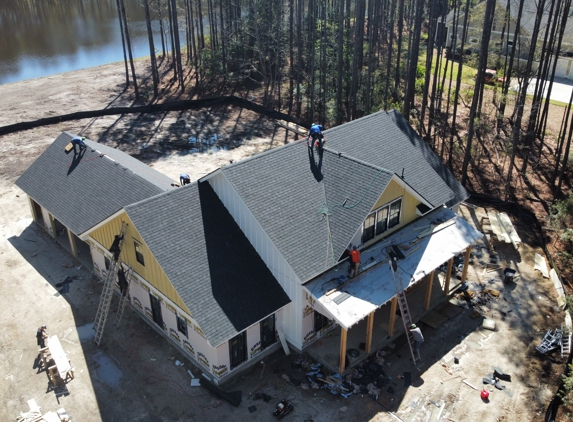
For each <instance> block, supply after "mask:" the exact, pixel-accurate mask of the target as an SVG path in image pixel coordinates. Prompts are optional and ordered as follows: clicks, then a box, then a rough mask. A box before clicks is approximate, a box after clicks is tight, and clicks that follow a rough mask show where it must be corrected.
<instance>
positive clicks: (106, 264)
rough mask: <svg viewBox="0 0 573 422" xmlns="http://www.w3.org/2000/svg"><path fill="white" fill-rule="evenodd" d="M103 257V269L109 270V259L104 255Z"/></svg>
mask: <svg viewBox="0 0 573 422" xmlns="http://www.w3.org/2000/svg"><path fill="white" fill-rule="evenodd" d="M103 259H105V270H106V271H109V267H111V261H110V259H109V258H108V257H107V256H104V257H103Z"/></svg>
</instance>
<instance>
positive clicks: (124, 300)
mask: <svg viewBox="0 0 573 422" xmlns="http://www.w3.org/2000/svg"><path fill="white" fill-rule="evenodd" d="M132 276H133V268H131V267H128V268H127V273H126V275H125V278H126V280H127V287H126V288H125V291H124V292H123V293H121V296H120V298H119V306H118V307H117V313H116V314H115V321H114V322H113V325H115V326H116V327H118V328H119V324H120V323H121V317H122V316H123V311H124V310H125V308H126V307H127V304H128V302H129V285H130V283H131V278H132Z"/></svg>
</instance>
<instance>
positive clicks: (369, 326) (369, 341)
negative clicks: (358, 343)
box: [364, 312, 374, 353]
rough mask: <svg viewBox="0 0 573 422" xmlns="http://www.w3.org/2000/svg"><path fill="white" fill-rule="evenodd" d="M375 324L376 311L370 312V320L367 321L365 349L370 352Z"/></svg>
mask: <svg viewBox="0 0 573 422" xmlns="http://www.w3.org/2000/svg"><path fill="white" fill-rule="evenodd" d="M373 326H374V312H371V313H370V314H368V320H367V322H366V348H365V349H364V351H365V352H366V353H370V351H371V350H372V327H373Z"/></svg>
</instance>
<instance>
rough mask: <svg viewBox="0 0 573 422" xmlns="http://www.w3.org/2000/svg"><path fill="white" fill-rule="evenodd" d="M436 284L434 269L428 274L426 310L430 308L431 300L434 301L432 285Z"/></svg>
mask: <svg viewBox="0 0 573 422" xmlns="http://www.w3.org/2000/svg"><path fill="white" fill-rule="evenodd" d="M433 285H434V271H432V272H431V273H430V274H429V275H428V285H427V286H426V299H425V300H424V311H427V310H428V309H430V302H431V301H432V287H433Z"/></svg>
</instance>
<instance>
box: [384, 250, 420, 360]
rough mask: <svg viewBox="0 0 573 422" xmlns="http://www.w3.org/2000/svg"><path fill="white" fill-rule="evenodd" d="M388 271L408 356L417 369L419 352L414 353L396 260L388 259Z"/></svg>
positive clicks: (406, 302)
mask: <svg viewBox="0 0 573 422" xmlns="http://www.w3.org/2000/svg"><path fill="white" fill-rule="evenodd" d="M390 270H391V271H392V278H393V279H394V287H395V288H396V296H397V297H398V306H400V312H401V314H402V322H403V323H404V330H405V332H406V336H407V338H408V345H409V346H410V354H411V355H412V362H414V365H415V366H416V367H418V365H419V364H420V363H422V358H421V357H420V351H419V350H418V351H417V352H416V353H414V341H415V340H414V335H413V334H412V333H411V332H410V326H411V325H412V317H411V315H410V308H408V301H407V300H406V293H405V291H404V284H403V283H402V276H401V275H400V273H399V272H398V263H397V261H396V258H390Z"/></svg>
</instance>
